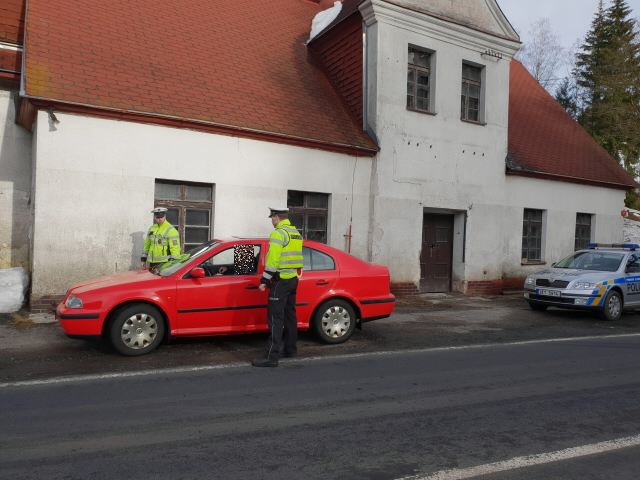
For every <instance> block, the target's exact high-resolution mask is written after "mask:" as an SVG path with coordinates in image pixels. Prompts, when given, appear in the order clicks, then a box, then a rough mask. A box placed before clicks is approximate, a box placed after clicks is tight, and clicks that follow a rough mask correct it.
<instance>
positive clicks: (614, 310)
mask: <svg viewBox="0 0 640 480" xmlns="http://www.w3.org/2000/svg"><path fill="white" fill-rule="evenodd" d="M609 313H611V315H612V316H614V317H617V316H618V315H619V314H620V298H619V297H617V296H616V295H613V296H612V297H611V298H610V299H609Z"/></svg>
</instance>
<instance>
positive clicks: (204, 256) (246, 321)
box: [56, 238, 395, 355]
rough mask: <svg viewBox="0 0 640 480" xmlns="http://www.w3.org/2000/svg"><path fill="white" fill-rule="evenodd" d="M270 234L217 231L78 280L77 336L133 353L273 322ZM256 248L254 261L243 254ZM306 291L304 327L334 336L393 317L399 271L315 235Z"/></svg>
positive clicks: (68, 326)
mask: <svg viewBox="0 0 640 480" xmlns="http://www.w3.org/2000/svg"><path fill="white" fill-rule="evenodd" d="M267 247H268V239H266V238H265V239H256V238H252V239H239V238H235V239H231V240H212V241H210V242H207V243H204V244H202V245H200V246H199V247H196V248H194V249H192V250H190V251H188V252H186V253H185V254H183V255H181V256H180V257H179V258H178V259H177V260H175V261H173V262H170V263H169V264H167V265H164V266H162V267H159V268H151V269H148V270H136V271H131V272H127V273H119V274H116V275H110V276H108V277H101V278H96V279H93V280H88V281H86V282H82V283H79V284H77V285H74V286H73V287H71V288H70V289H69V291H68V292H67V294H66V296H65V298H64V300H63V301H62V303H61V304H60V305H58V308H57V310H56V318H57V320H58V321H59V322H60V325H61V326H62V328H63V330H64V331H65V333H66V334H67V335H68V336H69V337H71V338H88V337H92V336H102V337H106V338H109V339H110V340H111V343H112V344H113V346H114V347H115V349H116V350H117V351H118V352H120V353H122V354H123V355H143V354H145V353H148V352H150V351H151V350H153V349H154V348H156V347H157V346H158V345H159V344H160V342H161V341H162V340H163V339H164V338H167V337H182V336H203V335H225V334H237V333H243V332H263V331H268V326H267V315H266V310H267V296H268V293H269V292H268V290H267V291H265V292H261V291H260V290H258V285H259V284H260V277H261V276H262V271H263V270H264V266H265V259H266V253H267ZM247 250H248V251H249V261H248V262H247V261H246V258H247V257H246V255H245V261H244V262H239V261H238V259H239V258H240V255H239V254H241V253H243V252H244V253H245V254H246V253H247ZM303 254H304V268H303V270H302V276H301V277H300V283H299V285H298V294H297V303H296V307H297V313H298V328H300V329H302V330H305V329H312V330H313V331H314V332H315V333H316V334H317V335H318V337H320V338H321V339H322V340H323V341H325V342H326V343H342V342H344V341H346V340H348V339H349V337H350V336H351V334H352V333H353V331H354V329H355V327H356V324H357V325H358V326H359V327H360V328H361V326H362V324H363V323H365V322H368V321H371V320H377V319H380V318H386V317H388V316H389V315H390V314H391V312H392V311H393V307H394V302H395V297H394V296H393V295H392V294H391V293H390V292H389V270H388V269H387V267H384V266H382V265H375V264H369V263H365V262H363V261H361V260H358V259H357V258H355V257H353V256H351V255H349V254H346V253H344V252H341V251H339V250H336V249H335V248H331V247H328V246H327V245H324V244H322V243H317V242H313V241H305V242H304V247H303Z"/></svg>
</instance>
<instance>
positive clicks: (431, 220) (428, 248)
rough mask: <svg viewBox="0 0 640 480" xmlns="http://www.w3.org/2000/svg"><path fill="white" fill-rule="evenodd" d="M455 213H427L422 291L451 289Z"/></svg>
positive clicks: (422, 266)
mask: <svg viewBox="0 0 640 480" xmlns="http://www.w3.org/2000/svg"><path fill="white" fill-rule="evenodd" d="M452 252H453V215H438V214H432V213H425V214H424V218H423V223H422V253H421V254H420V292H421V293H435V292H448V291H450V290H451V256H452Z"/></svg>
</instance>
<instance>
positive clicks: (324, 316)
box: [313, 299, 356, 344]
mask: <svg viewBox="0 0 640 480" xmlns="http://www.w3.org/2000/svg"><path fill="white" fill-rule="evenodd" d="M355 328H356V315H355V312H354V311H353V307H352V306H351V305H349V304H348V303H347V302H345V301H344V300H339V299H335V300H327V301H326V302H324V303H323V304H322V305H320V306H319V307H318V309H317V310H316V312H315V314H314V315H313V329H314V331H315V333H316V335H317V336H318V337H319V338H320V340H322V341H323V342H325V343H331V344H336V343H342V342H346V341H347V340H349V337H351V335H352V334H353V331H354V330H355Z"/></svg>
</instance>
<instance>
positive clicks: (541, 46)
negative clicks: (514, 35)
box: [516, 18, 568, 92]
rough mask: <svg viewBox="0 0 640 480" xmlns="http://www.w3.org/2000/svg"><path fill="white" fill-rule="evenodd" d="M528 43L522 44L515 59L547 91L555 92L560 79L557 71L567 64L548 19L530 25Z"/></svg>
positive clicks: (565, 56)
mask: <svg viewBox="0 0 640 480" xmlns="http://www.w3.org/2000/svg"><path fill="white" fill-rule="evenodd" d="M529 39H530V40H529V41H528V42H526V43H524V44H523V45H522V47H521V48H520V50H519V51H518V53H517V54H516V58H517V59H518V60H520V61H521V62H522V64H523V65H524V66H525V68H526V69H527V70H529V73H531V75H533V77H534V78H535V79H536V80H537V81H538V83H539V84H540V85H542V86H543V87H544V88H545V89H546V90H547V91H549V92H551V91H553V90H555V86H556V85H557V84H558V82H559V81H560V79H559V78H558V70H559V69H560V68H562V67H563V66H565V64H566V62H567V58H568V55H567V53H568V52H567V50H566V49H565V48H564V47H563V46H562V44H561V43H560V35H559V34H557V33H556V32H555V31H554V30H553V29H552V28H551V21H550V20H549V19H548V18H541V19H540V20H537V21H535V22H533V23H532V24H531V27H530V30H529Z"/></svg>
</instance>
